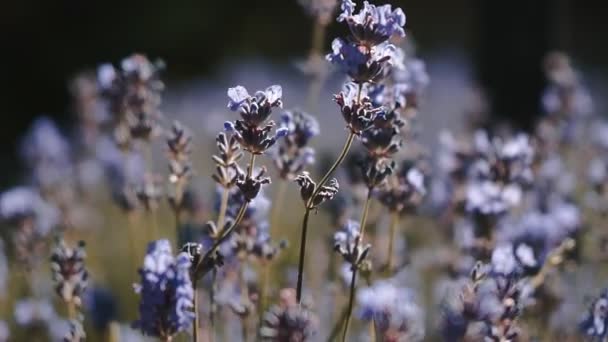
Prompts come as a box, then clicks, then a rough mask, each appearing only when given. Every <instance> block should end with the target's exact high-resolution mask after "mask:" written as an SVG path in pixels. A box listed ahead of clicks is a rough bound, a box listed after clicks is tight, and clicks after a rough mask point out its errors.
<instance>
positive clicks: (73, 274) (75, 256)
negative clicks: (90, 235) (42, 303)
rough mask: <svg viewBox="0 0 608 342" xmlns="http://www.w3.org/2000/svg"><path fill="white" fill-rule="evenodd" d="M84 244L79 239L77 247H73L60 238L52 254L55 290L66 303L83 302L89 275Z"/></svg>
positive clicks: (77, 303) (79, 303) (78, 303)
mask: <svg viewBox="0 0 608 342" xmlns="http://www.w3.org/2000/svg"><path fill="white" fill-rule="evenodd" d="M84 246H85V244H84V241H79V242H78V247H77V248H71V247H69V246H68V245H67V244H66V243H65V241H64V240H63V239H58V241H57V247H55V250H54V251H53V254H52V255H51V270H52V271H53V281H54V282H55V291H56V292H57V294H58V295H59V297H60V298H61V299H62V300H64V301H65V302H66V303H74V304H75V305H77V306H80V305H81V304H82V295H83V292H84V291H85V289H86V288H87V281H88V277H89V275H88V272H87V270H86V268H85V266H84V259H85V258H86V253H85V250H84Z"/></svg>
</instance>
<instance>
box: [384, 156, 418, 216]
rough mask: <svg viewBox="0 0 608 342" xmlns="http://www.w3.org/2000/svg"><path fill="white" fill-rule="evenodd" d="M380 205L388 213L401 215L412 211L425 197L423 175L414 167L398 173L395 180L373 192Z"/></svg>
mask: <svg viewBox="0 0 608 342" xmlns="http://www.w3.org/2000/svg"><path fill="white" fill-rule="evenodd" d="M375 194H376V196H377V197H378V200H379V201H380V203H382V204H383V205H384V206H386V207H387V208H388V209H389V210H390V211H392V212H397V213H403V212H404V211H406V210H410V209H414V208H416V206H417V205H419V204H420V203H421V202H422V199H423V197H424V196H425V195H426V187H425V185H424V174H423V173H422V172H421V171H420V170H419V169H418V168H416V167H415V166H411V167H409V168H406V169H404V170H403V171H402V172H399V173H398V175H397V177H396V179H395V180H394V181H393V182H392V183H390V184H388V186H386V187H380V188H379V189H378V190H376V192H375Z"/></svg>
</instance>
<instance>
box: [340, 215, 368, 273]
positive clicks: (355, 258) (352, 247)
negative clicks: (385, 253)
mask: <svg viewBox="0 0 608 342" xmlns="http://www.w3.org/2000/svg"><path fill="white" fill-rule="evenodd" d="M370 248H371V245H370V244H364V243H363V241H361V233H360V229H359V224H358V223H357V222H355V221H352V220H349V221H347V222H346V223H345V224H344V225H343V226H342V227H341V228H340V230H338V231H337V232H336V233H334V250H335V251H336V252H337V253H338V254H340V255H342V257H343V258H344V260H345V261H346V262H347V263H349V264H350V266H351V270H355V269H358V268H361V267H362V266H363V265H362V263H363V262H364V261H365V259H366V257H367V254H368V253H369V250H370Z"/></svg>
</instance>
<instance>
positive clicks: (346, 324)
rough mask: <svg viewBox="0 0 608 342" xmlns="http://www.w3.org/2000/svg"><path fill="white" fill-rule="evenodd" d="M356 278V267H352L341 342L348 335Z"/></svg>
mask: <svg viewBox="0 0 608 342" xmlns="http://www.w3.org/2000/svg"><path fill="white" fill-rule="evenodd" d="M356 280H357V268H356V267H354V268H353V275H352V277H351V278H350V292H349V295H348V306H347V310H346V321H345V322H344V332H343V333H342V342H346V336H348V328H349V326H350V317H351V315H352V312H353V305H354V302H355V292H356V291H357V287H356V286H355V283H356Z"/></svg>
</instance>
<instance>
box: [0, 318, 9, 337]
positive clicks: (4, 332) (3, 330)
mask: <svg viewBox="0 0 608 342" xmlns="http://www.w3.org/2000/svg"><path fill="white" fill-rule="evenodd" d="M9 337H11V331H10V329H9V328H8V324H7V323H6V322H5V321H0V342H8V339H9Z"/></svg>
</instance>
